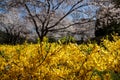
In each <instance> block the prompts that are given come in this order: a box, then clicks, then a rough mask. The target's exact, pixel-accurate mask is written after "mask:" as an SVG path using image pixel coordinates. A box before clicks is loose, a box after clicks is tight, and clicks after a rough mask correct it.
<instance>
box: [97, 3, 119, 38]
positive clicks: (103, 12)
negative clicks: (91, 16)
mask: <svg viewBox="0 0 120 80" xmlns="http://www.w3.org/2000/svg"><path fill="white" fill-rule="evenodd" d="M112 32H116V33H119V34H120V8H116V7H115V5H114V4H112V3H111V2H110V3H109V4H108V5H107V6H103V7H100V8H99V11H98V12H97V20H96V28H95V35H96V37H99V36H105V35H110V34H111V33H112Z"/></svg>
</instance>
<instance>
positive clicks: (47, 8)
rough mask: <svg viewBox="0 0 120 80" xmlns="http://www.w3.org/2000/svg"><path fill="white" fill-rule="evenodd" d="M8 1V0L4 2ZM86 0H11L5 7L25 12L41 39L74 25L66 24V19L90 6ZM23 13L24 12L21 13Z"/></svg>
mask: <svg viewBox="0 0 120 80" xmlns="http://www.w3.org/2000/svg"><path fill="white" fill-rule="evenodd" d="M3 1H6V0H3ZM85 1H86V0H9V1H7V2H6V3H5V6H6V7H8V9H10V8H11V7H14V8H17V9H19V10H20V9H22V10H24V14H25V15H26V19H27V20H29V22H31V23H32V24H33V26H34V27H35V31H36V33H37V35H38V37H39V38H40V40H41V41H42V40H43V37H44V36H46V35H47V33H48V32H50V31H58V30H62V29H66V28H68V27H70V26H72V25H74V24H79V23H71V24H68V25H66V24H64V20H65V18H67V17H69V16H70V14H71V13H73V12H74V11H76V10H79V9H80V8H83V7H85V6H88V5H89V4H88V3H87V2H85ZM21 13H23V12H21Z"/></svg>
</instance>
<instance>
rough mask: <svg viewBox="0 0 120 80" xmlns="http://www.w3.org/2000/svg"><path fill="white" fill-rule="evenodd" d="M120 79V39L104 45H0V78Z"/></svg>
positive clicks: (2, 79)
mask: <svg viewBox="0 0 120 80" xmlns="http://www.w3.org/2000/svg"><path fill="white" fill-rule="evenodd" d="M103 79H104V80H120V38H119V37H116V36H114V41H109V40H107V39H104V40H103V42H102V43H101V45H97V44H96V43H94V44H92V43H89V44H80V45H78V44H75V43H69V44H59V43H48V42H42V43H40V44H28V43H24V44H23V45H15V46H11V45H0V80H103Z"/></svg>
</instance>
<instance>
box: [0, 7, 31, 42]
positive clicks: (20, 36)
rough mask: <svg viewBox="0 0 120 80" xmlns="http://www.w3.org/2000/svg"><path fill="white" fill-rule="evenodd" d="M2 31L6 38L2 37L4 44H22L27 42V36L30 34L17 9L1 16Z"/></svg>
mask: <svg viewBox="0 0 120 80" xmlns="http://www.w3.org/2000/svg"><path fill="white" fill-rule="evenodd" d="M0 29H1V31H2V32H4V36H3V35H0V37H1V38H3V43H7V44H16V43H21V42H23V41H24V40H25V38H26V35H27V34H29V31H28V29H27V28H26V26H25V23H24V22H23V21H22V20H21V19H20V18H19V12H18V11H17V10H16V9H12V10H11V11H10V12H8V13H7V14H2V15H1V20H0Z"/></svg>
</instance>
